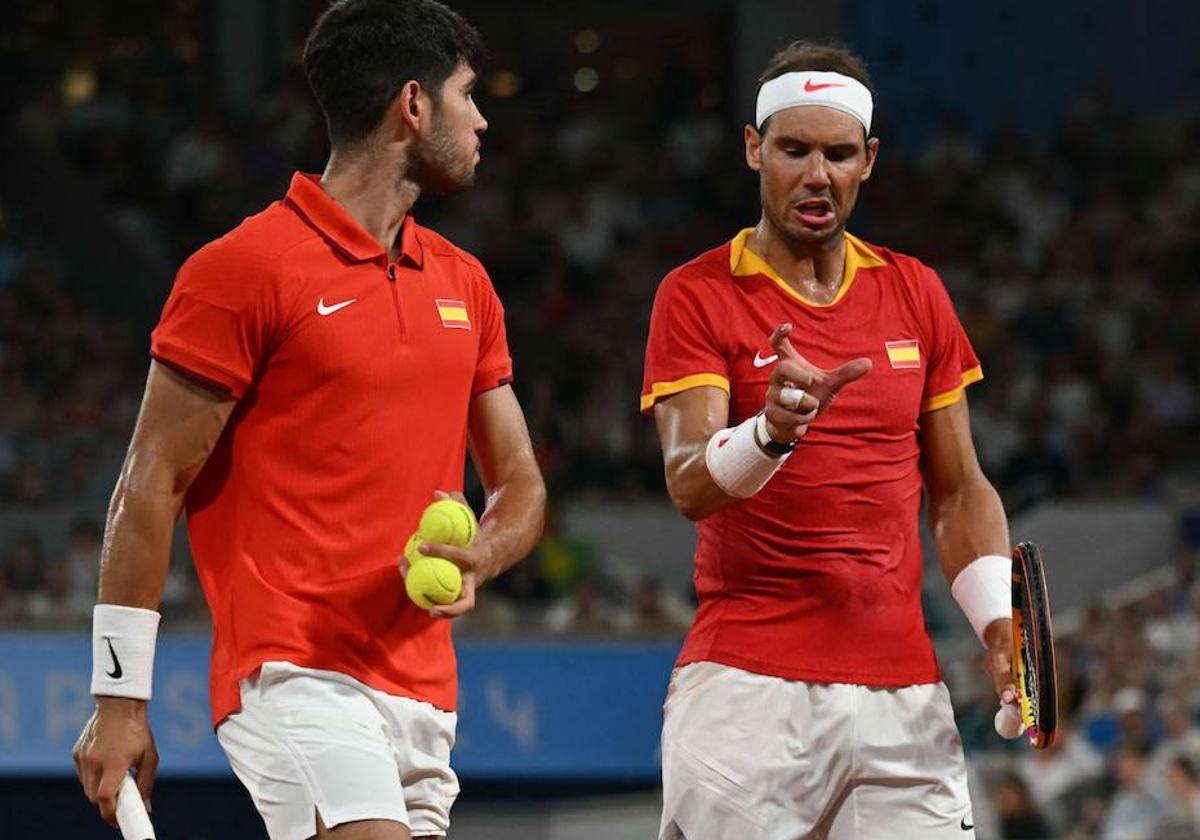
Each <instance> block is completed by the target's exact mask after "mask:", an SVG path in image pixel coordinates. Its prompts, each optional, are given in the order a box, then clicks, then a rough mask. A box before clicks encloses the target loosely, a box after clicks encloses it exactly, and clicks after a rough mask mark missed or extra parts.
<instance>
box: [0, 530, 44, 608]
mask: <svg viewBox="0 0 1200 840" xmlns="http://www.w3.org/2000/svg"><path fill="white" fill-rule="evenodd" d="M2 571H3V577H4V581H5V586H6V589H7V590H8V597H9V598H11V599H12V600H13V603H14V604H15V608H16V609H17V611H18V612H20V613H24V612H25V610H26V609H27V607H28V604H29V599H30V598H31V597H32V596H33V594H34V593H35V592H37V591H38V590H39V589H40V588H41V587H42V584H43V583H44V582H45V579H46V567H45V557H44V555H43V551H42V543H41V540H39V539H38V537H37V534H35V533H34V532H32V531H22V532H20V533H18V534H17V535H16V536H15V537H14V538H13V540H12V542H11V543H9V545H8V548H7V549H6V550H5V552H4V563H3V569H2Z"/></svg>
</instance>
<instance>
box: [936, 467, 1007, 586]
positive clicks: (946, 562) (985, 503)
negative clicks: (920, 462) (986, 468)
mask: <svg viewBox="0 0 1200 840" xmlns="http://www.w3.org/2000/svg"><path fill="white" fill-rule="evenodd" d="M929 527H930V529H931V530H932V531H933V536H934V539H935V540H936V542H937V547H938V557H939V560H940V562H941V566H942V572H943V574H945V576H946V580H947V581H950V582H953V581H954V578H955V577H957V576H958V573H959V572H961V571H962V570H963V569H964V568H966V566H967V565H968V564H969V563H971V562H972V561H973V560H975V559H976V558H977V557H981V556H983V555H985V554H1000V555H1007V554H1008V552H1009V546H1008V520H1007V518H1006V517H1005V515H1004V505H1003V504H1002V503H1001V501H1000V495H999V494H998V493H997V492H996V489H995V488H994V487H992V485H991V483H990V482H989V481H988V480H987V479H986V478H984V477H983V475H982V474H980V475H979V476H978V477H977V478H975V479H972V480H969V481H964V482H963V483H962V484H961V486H960V487H959V488H958V489H957V490H956V491H954V492H951V493H947V494H945V495H943V496H937V495H934V496H932V497H931V498H930V505H929Z"/></svg>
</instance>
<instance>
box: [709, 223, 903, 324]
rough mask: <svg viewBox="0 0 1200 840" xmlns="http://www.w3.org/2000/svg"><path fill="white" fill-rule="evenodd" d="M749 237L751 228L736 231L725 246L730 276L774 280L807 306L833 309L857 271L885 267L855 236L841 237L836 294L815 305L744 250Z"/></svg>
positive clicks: (748, 251)
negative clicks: (843, 259) (841, 263)
mask: <svg viewBox="0 0 1200 840" xmlns="http://www.w3.org/2000/svg"><path fill="white" fill-rule="evenodd" d="M752 233H754V228H745V229H744V230H740V231H738V235H737V236H735V237H733V241H731V242H730V243H729V271H730V273H731V274H733V276H734V277H745V276H747V275H750V274H764V275H766V276H767V277H770V278H771V279H772V280H774V281H775V285H777V286H779V288H781V289H783V291H784V292H786V293H787V294H788V295H789V296H790V297H792V298H795V299H796V300H798V301H800V302H801V303H803V304H806V305H808V306H817V307H826V306H833V305H834V304H836V303H837V302H838V301H840V300H841V299H842V298H844V297H845V296H846V293H847V292H848V291H850V286H851V285H852V284H853V283H854V278H855V277H856V276H857V275H858V270H859V269H860V268H875V267H877V266H881V265H886V263H885V262H884V260H883V257H881V256H879V255H878V254H877V253H875V252H874V251H872V250H871V248H870V247H869V246H868V245H867V243H865V242H863V241H862V240H861V239H859V238H858V237H857V236H852V235H851V234H849V233H846V234H844V235H845V237H846V266H845V268H844V269H843V270H842V285H841V286H839V287H838V290H837V294H836V295H834V297H833V300H831V301H830V302H829V303H819V302H818V301H815V300H810V299H809V298H806V297H805V296H804V295H802V294H800V293H799V292H797V291H796V290H795V289H793V288H792V287H791V286H789V285H788V282H787V281H786V280H784V279H783V278H782V277H780V276H779V272H777V271H776V270H775V269H773V268H771V265H770V264H769V263H768V262H767V261H766V260H764V259H763V258H762V257H760V256H759V255H758V254H756V253H754V252H753V251H751V250H750V249H749V248H747V247H746V240H747V239H748V238H749V237H750V234H752Z"/></svg>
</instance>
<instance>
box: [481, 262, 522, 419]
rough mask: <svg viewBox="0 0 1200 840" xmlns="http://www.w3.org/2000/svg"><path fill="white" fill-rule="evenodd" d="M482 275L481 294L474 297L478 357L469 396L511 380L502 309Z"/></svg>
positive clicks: (486, 277)
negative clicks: (476, 309)
mask: <svg viewBox="0 0 1200 840" xmlns="http://www.w3.org/2000/svg"><path fill="white" fill-rule="evenodd" d="M480 272H481V273H482V278H481V279H482V283H481V287H482V291H481V292H480V293H479V294H478V295H477V300H478V304H477V308H478V312H479V315H478V319H479V327H478V328H479V357H478V360H477V361H476V363H475V380H474V382H472V384H471V395H472V396H474V395H475V394H480V393H482V392H484V391H489V390H491V389H492V388H496V387H499V386H500V385H507V384H508V383H509V382H512V379H513V363H512V356H510V355H509V352H508V334H507V332H506V331H505V329H504V305H503V304H502V303H501V302H500V298H499V297H498V296H497V295H496V290H495V289H494V288H493V287H492V281H491V280H490V279H489V278H488V276H487V273H486V272H484V271H483V269H482V268H481V269H480Z"/></svg>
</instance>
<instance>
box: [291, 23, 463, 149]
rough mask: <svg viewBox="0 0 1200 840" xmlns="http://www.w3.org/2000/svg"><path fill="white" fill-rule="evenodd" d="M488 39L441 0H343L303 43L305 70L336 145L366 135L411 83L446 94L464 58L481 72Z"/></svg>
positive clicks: (432, 92) (431, 92) (435, 97)
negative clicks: (446, 87)
mask: <svg viewBox="0 0 1200 840" xmlns="http://www.w3.org/2000/svg"><path fill="white" fill-rule="evenodd" d="M483 57H484V51H483V39H482V38H481V37H480V36H479V32H477V31H476V30H475V27H473V26H472V25H471V24H470V23H468V22H467V21H466V20H465V19H464V18H463V17H462V16H461V15H459V14H458V13H457V12H455V11H453V10H452V9H449V8H447V7H446V6H444V5H442V4H441V3H438V2H436V0H337V2H335V3H333V5H331V6H330V7H329V8H328V9H326V10H325V11H324V13H322V15H321V16H320V17H319V18H317V22H316V23H315V24H314V25H313V28H312V32H310V33H309V35H308V40H307V41H306V42H305V44H304V74H305V76H307V77H308V84H309V86H310V87H311V88H312V92H313V95H314V96H316V98H317V103H318V104H319V105H320V106H321V110H322V111H323V112H324V114H325V123H326V125H327V126H328V127H329V142H330V143H331V144H332V145H334V146H345V145H354V144H357V143H359V142H361V141H363V140H365V139H366V138H367V137H368V136H369V135H370V134H371V132H372V131H374V130H375V129H376V128H377V127H378V126H379V123H380V122H381V121H382V120H383V116H384V114H385V113H387V109H388V108H389V107H390V106H391V104H392V100H393V99H395V98H396V94H397V93H399V92H400V88H402V87H404V85H405V83H407V82H409V81H412V80H416V81H417V82H419V83H420V84H421V87H422V88H424V89H425V91H426V92H427V93H428V94H429V95H430V96H431V97H433V100H434V102H435V103H436V102H438V101H439V96H440V94H441V90H442V85H444V84H445V82H446V79H447V78H449V77H450V75H451V74H452V73H453V72H454V71H455V69H456V68H457V67H458V65H459V64H460V63H466V64H467V65H468V66H470V67H471V69H473V70H475V71H476V72H479V67H480V65H481V64H482V63H483Z"/></svg>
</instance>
